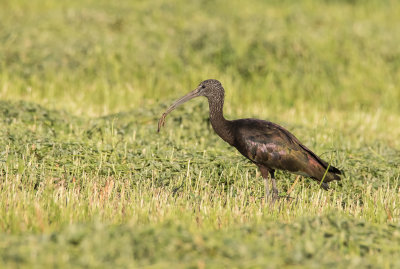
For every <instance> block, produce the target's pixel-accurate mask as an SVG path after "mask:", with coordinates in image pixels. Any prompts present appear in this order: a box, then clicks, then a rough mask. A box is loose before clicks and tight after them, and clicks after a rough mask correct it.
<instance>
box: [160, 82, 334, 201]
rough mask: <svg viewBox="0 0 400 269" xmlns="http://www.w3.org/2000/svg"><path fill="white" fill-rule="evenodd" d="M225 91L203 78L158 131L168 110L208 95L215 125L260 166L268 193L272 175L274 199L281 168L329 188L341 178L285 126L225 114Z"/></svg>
mask: <svg viewBox="0 0 400 269" xmlns="http://www.w3.org/2000/svg"><path fill="white" fill-rule="evenodd" d="M224 95H225V92H224V88H223V87H222V85H221V83H220V82H219V81H218V80H215V79H209V80H205V81H203V82H201V83H200V84H199V86H198V87H197V88H196V89H195V90H194V91H192V92H190V93H188V94H187V95H185V96H184V97H182V98H180V99H179V100H177V101H176V102H175V103H174V104H172V105H171V106H170V107H169V108H168V109H167V111H166V112H165V113H164V114H163V115H162V117H161V118H160V120H159V122H158V131H160V128H161V126H163V125H164V123H165V117H166V116H167V114H168V113H169V112H171V111H172V110H174V109H175V108H176V107H177V106H179V105H180V104H183V103H184V102H186V101H188V100H190V99H192V98H194V97H197V96H205V97H207V99H208V103H209V108H210V121H211V125H212V127H213V129H214V130H215V132H216V133H217V134H218V135H219V136H220V137H221V138H222V139H223V140H225V141H226V142H227V143H229V144H230V145H231V146H234V147H235V148H236V149H237V150H238V151H239V152H240V153H241V154H242V155H243V156H245V157H246V158H248V159H249V160H250V161H251V162H253V163H254V164H256V165H257V166H258V167H259V169H260V171H261V174H262V176H263V178H264V179H265V184H266V185H265V186H266V188H265V190H266V197H268V196H269V187H268V177H269V176H270V177H271V181H272V191H273V199H275V198H276V197H277V195H278V190H277V188H276V182H275V170H277V169H279V170H285V171H289V172H291V173H294V174H298V175H302V176H306V177H310V178H312V179H314V180H316V181H318V182H319V183H320V184H321V187H322V188H324V189H325V190H327V189H328V187H329V186H328V183H329V182H330V181H332V180H340V176H339V175H341V174H342V172H341V171H340V170H339V169H337V168H335V167H333V166H330V165H329V164H328V163H327V162H325V161H324V160H322V159H321V158H319V157H318V156H317V155H316V154H315V153H313V152H312V151H311V150H310V149H308V148H307V147H306V146H304V145H303V144H302V143H301V142H300V141H299V140H298V139H297V138H296V137H295V136H294V135H293V134H291V133H290V132H289V131H288V130H286V129H285V128H283V127H282V126H279V125H278V124H275V123H272V122H269V121H263V120H258V119H240V120H233V121H229V120H226V119H225V118H224V116H223V105H224ZM327 170H328V171H327ZM322 179H323V182H321V180H322Z"/></svg>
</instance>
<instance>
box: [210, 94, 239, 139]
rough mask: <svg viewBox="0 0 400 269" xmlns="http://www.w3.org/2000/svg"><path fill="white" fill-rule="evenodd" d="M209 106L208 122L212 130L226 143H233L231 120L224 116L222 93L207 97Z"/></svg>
mask: <svg viewBox="0 0 400 269" xmlns="http://www.w3.org/2000/svg"><path fill="white" fill-rule="evenodd" d="M208 104H209V107H210V122H211V125H212V127H213V129H214V131H215V132H216V133H217V134H218V135H219V136H220V137H221V138H222V139H223V140H225V141H226V142H227V143H229V144H230V145H233V143H234V137H233V132H232V122H231V121H229V120H226V119H225V118H224V113H223V106H224V94H223V93H222V94H221V95H220V96H218V97H215V98H208Z"/></svg>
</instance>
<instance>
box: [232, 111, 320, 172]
mask: <svg viewBox="0 0 400 269" xmlns="http://www.w3.org/2000/svg"><path fill="white" fill-rule="evenodd" d="M240 121H242V122H239V123H236V127H237V129H236V130H237V135H236V137H238V143H237V149H238V150H239V151H240V152H241V153H242V154H243V155H245V156H246V157H247V158H249V159H250V160H251V161H253V162H254V163H256V164H259V165H264V166H266V167H269V168H272V169H280V170H287V171H289V172H292V173H296V174H301V175H304V176H309V177H313V178H320V177H322V175H321V173H322V174H323V172H324V170H325V169H326V167H327V166H326V162H324V161H322V160H321V159H320V158H319V157H318V156H316V155H315V154H314V153H313V152H312V151H311V150H309V149H308V148H306V147H305V146H303V145H302V144H301V143H300V141H299V140H298V139H297V138H296V137H295V136H294V135H292V134H291V133H290V132H289V131H287V130H286V129H284V128H283V127H281V126H279V125H277V124H274V123H271V122H267V121H261V120H253V119H244V120H240Z"/></svg>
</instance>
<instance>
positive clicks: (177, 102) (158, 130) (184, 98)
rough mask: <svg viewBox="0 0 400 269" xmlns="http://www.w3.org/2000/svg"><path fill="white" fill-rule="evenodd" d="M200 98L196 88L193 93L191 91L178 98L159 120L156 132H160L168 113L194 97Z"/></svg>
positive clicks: (198, 90) (198, 89)
mask: <svg viewBox="0 0 400 269" xmlns="http://www.w3.org/2000/svg"><path fill="white" fill-rule="evenodd" d="M198 96H200V88H196V89H195V90H194V91H191V92H190V93H188V94H186V95H185V96H183V97H181V98H179V99H178V100H176V101H175V102H174V103H173V104H172V105H171V106H170V107H169V108H168V109H167V110H166V111H165V112H164V113H163V114H162V116H161V118H160V119H159V120H158V129H157V132H160V129H161V127H162V126H164V124H165V118H166V117H167V115H168V113H170V112H171V111H172V110H174V109H175V108H177V107H178V106H179V105H181V104H183V103H185V102H187V101H189V100H190V99H193V98H195V97H198Z"/></svg>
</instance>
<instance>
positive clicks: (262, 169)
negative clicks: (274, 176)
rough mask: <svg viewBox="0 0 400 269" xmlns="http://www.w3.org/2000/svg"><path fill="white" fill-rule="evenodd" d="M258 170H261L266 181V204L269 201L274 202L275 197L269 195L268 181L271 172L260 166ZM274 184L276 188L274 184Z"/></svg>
mask: <svg viewBox="0 0 400 269" xmlns="http://www.w3.org/2000/svg"><path fill="white" fill-rule="evenodd" d="M258 168H260V171H261V175H262V177H263V178H264V180H265V196H264V198H265V202H266V203H267V202H268V200H271V201H272V202H274V197H273V196H272V197H271V196H270V193H269V182H268V180H269V175H270V170H269V169H268V168H265V167H264V166H258ZM272 184H273V186H274V182H273V183H272ZM275 189H276V186H275ZM271 198H272V199H271Z"/></svg>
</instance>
